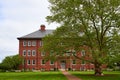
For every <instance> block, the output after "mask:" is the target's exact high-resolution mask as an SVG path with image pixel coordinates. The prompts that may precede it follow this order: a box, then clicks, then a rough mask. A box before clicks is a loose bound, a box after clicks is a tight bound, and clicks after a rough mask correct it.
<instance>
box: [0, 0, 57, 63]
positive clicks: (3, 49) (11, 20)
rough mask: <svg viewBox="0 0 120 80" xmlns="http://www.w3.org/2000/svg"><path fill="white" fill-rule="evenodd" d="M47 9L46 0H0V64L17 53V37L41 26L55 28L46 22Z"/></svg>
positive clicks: (48, 12)
mask: <svg viewBox="0 0 120 80" xmlns="http://www.w3.org/2000/svg"><path fill="white" fill-rule="evenodd" d="M48 7H49V2H48V1H47V0H0V62H1V61H2V60H3V59H4V58H5V57H6V56H9V55H15V54H17V53H18V46H19V45H18V40H17V37H21V36H23V35H26V34H28V33H31V32H34V31H36V30H38V29H39V26H40V25H41V24H45V25H46V28H47V29H55V28H56V24H50V25H48V23H47V22H46V19H45V17H46V16H48V15H49V14H50V11H49V9H48Z"/></svg>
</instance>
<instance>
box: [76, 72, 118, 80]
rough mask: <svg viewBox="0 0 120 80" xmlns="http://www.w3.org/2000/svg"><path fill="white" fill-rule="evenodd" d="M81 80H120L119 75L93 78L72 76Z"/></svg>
mask: <svg viewBox="0 0 120 80" xmlns="http://www.w3.org/2000/svg"><path fill="white" fill-rule="evenodd" d="M74 75H75V76H77V77H80V78H81V79H82V80H120V75H119V74H105V75H103V76H95V75H94V74H79V73H77V74H74Z"/></svg>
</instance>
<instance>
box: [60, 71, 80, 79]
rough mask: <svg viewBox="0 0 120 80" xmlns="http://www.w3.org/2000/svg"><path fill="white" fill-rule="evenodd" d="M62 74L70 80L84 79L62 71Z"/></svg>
mask: <svg viewBox="0 0 120 80" xmlns="http://www.w3.org/2000/svg"><path fill="white" fill-rule="evenodd" d="M62 73H63V74H64V75H65V76H66V77H67V78H68V80H82V79H80V78H78V77H76V76H74V75H72V74H70V73H69V72H67V71H62Z"/></svg>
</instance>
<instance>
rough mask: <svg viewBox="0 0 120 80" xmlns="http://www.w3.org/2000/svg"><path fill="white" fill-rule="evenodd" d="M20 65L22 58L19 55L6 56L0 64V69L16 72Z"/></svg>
mask: <svg viewBox="0 0 120 80" xmlns="http://www.w3.org/2000/svg"><path fill="white" fill-rule="evenodd" d="M21 63H22V58H21V57H20V56H19V55H14V56H7V57H6V58H5V59H4V60H3V61H2V63H1V64H0V68H1V69H3V70H16V69H18V68H19V65H20V64H21Z"/></svg>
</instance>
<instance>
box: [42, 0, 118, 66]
mask: <svg viewBox="0 0 120 80" xmlns="http://www.w3.org/2000/svg"><path fill="white" fill-rule="evenodd" d="M49 2H50V3H51V5H50V11H51V15H50V16H48V17H47V20H48V22H57V23H59V24H60V27H59V28H57V30H55V31H54V32H53V34H52V35H48V36H46V37H45V38H44V39H43V40H44V42H45V45H44V49H46V50H48V49H49V50H51V49H52V50H53V51H55V52H57V53H62V54H63V51H66V50H69V49H74V50H76V52H77V51H80V50H81V47H82V46H87V47H88V52H89V54H91V57H92V59H94V62H95V61H98V62H97V63H100V64H102V63H108V61H107V60H108V58H109V59H111V55H110V54H111V53H112V55H114V56H117V55H118V54H119V49H120V47H119V45H118V44H120V40H119V38H120V34H119V33H120V32H119V31H120V11H119V10H120V0H59V1H58V0H49ZM49 40H50V41H49ZM61 44H62V45H61ZM111 60H112V59H111Z"/></svg>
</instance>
